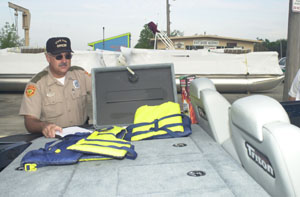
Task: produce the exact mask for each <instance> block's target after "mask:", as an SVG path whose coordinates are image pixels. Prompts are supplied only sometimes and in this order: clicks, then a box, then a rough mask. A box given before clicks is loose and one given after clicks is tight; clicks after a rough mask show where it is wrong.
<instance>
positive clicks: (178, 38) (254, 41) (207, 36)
mask: <svg viewBox="0 0 300 197" xmlns="http://www.w3.org/2000/svg"><path fill="white" fill-rule="evenodd" d="M197 38H198V39H199V38H213V39H224V40H237V41H243V42H252V43H260V42H262V41H260V40H251V39H242V38H232V37H225V36H218V35H195V36H175V37H170V39H171V40H180V39H197ZM151 40H154V38H153V39H151Z"/></svg>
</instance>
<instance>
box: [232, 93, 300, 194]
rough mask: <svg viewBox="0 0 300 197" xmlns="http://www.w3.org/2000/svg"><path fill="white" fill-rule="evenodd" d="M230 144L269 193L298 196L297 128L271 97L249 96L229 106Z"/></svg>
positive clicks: (299, 145) (299, 141)
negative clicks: (231, 141)
mask: <svg viewBox="0 0 300 197" xmlns="http://www.w3.org/2000/svg"><path fill="white" fill-rule="evenodd" d="M230 127H231V132H232V138H233V143H234V146H235V148H236V150H237V153H238V156H239V158H240V161H241V163H242V165H243V167H244V168H245V170H246V171H247V172H248V173H249V174H250V175H251V176H252V177H253V178H254V179H255V180H256V181H257V182H258V183H259V184H260V185H261V186H262V187H263V188H264V189H265V190H266V191H267V192H268V193H269V194H270V195H272V196H300V187H299V185H300V168H299V166H300V156H299V155H300V128H298V127H296V126H294V125H292V124H290V120H289V117H288V115H287V113H286V112H285V110H284V109H283V107H282V106H281V105H280V103H279V102H277V101H276V100H275V99H273V98H270V97H268V96H263V95H253V96H248V97H244V98H241V99H238V100H236V101H235V102H234V103H233V104H232V107H231V109H230Z"/></svg>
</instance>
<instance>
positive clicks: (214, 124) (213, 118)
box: [190, 78, 239, 162]
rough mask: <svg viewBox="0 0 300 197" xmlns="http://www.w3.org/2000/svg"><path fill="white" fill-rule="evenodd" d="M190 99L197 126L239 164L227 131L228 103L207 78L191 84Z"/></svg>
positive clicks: (228, 130) (196, 80)
mask: <svg viewBox="0 0 300 197" xmlns="http://www.w3.org/2000/svg"><path fill="white" fill-rule="evenodd" d="M190 97H191V103H192V105H193V108H194V110H195V114H196V117H197V121H198V123H199V125H200V126H201V127H203V128H204V130H205V131H206V132H207V134H208V135H210V136H211V137H212V138H213V139H214V140H215V141H216V142H217V143H219V144H220V145H222V146H223V148H224V149H225V150H226V151H227V152H228V153H229V154H230V155H231V156H232V157H233V158H234V159H235V160H236V161H238V162H239V158H238V155H237V153H236V151H235V149H234V146H233V143H232V140H231V135H230V129H229V115H228V113H229V111H228V110H229V107H230V106H231V105H230V103H229V102H228V101H227V100H226V98H224V97H223V96H222V95H221V94H220V93H219V92H218V91H217V90H216V88H215V85H214V84H213V82H212V81H211V80H210V79H208V78H199V79H195V80H193V81H192V82H191V84H190Z"/></svg>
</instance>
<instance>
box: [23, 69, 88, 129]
mask: <svg viewBox="0 0 300 197" xmlns="http://www.w3.org/2000/svg"><path fill="white" fill-rule="evenodd" d="M91 89H92V82H91V76H90V75H89V74H88V73H87V72H85V71H84V70H83V69H82V68H80V67H77V66H72V67H71V68H70V70H69V71H68V72H67V74H66V75H65V83H64V85H63V84H61V83H60V82H59V81H58V80H57V79H55V78H54V77H53V75H52V74H51V72H50V70H49V67H47V68H46V69H45V70H44V71H42V72H40V73H38V74H37V75H36V76H35V77H33V78H32V80H31V81H30V82H29V83H28V84H27V86H26V89H25V92H24V96H23V100H22V104H21V108H20V113H19V114H20V115H31V116H34V117H36V118H38V119H40V120H41V121H47V122H51V123H54V124H56V125H58V126H60V127H68V126H74V125H82V124H84V122H85V121H86V119H87V107H86V105H87V93H90V92H91Z"/></svg>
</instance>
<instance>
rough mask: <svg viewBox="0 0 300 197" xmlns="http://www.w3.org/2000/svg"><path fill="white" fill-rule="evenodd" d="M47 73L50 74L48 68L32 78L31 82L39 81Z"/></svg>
mask: <svg viewBox="0 0 300 197" xmlns="http://www.w3.org/2000/svg"><path fill="white" fill-rule="evenodd" d="M47 74H48V71H46V70H44V71H42V72H39V73H38V74H36V75H35V76H34V77H33V78H32V79H31V80H30V82H32V83H37V82H38V81H39V80H40V79H41V78H42V77H43V76H45V75H47Z"/></svg>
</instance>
